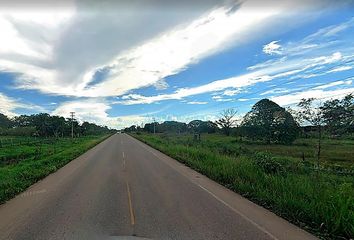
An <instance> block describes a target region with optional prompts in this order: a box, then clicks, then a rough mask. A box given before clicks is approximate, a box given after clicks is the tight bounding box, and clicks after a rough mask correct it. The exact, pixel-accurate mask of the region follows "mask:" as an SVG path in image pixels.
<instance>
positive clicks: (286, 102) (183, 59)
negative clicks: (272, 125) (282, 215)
mask: <svg viewBox="0 0 354 240" xmlns="http://www.w3.org/2000/svg"><path fill="white" fill-rule="evenodd" d="M36 3H37V4H34V5H35V6H32V7H31V6H28V5H25V4H24V2H21V1H16V2H14V3H13V5H11V4H8V5H6V6H5V5H4V6H3V9H2V10H0V27H1V28H2V31H3V33H2V38H1V39H0V80H1V85H0V106H1V108H0V113H3V114H5V115H8V116H16V115H21V114H27V115H30V114H36V113H41V112H44V113H49V114H51V115H59V116H63V117H66V118H67V117H69V114H70V112H75V113H76V116H77V119H78V120H79V121H88V122H93V123H96V124H98V125H105V126H108V127H110V128H115V129H122V128H124V127H129V126H131V125H139V126H140V125H141V124H142V123H144V124H145V123H148V122H152V120H153V119H156V120H157V121H158V122H163V121H179V122H189V121H191V120H194V119H198V120H203V121H205V120H212V121H213V120H215V119H217V117H218V116H219V113H220V112H221V111H222V110H223V109H227V108H236V109H237V110H238V111H239V114H240V115H243V114H245V113H247V112H248V111H249V110H250V108H251V106H252V105H253V104H255V103H256V102H257V101H259V100H261V99H264V98H268V99H270V100H272V101H274V102H275V103H277V104H279V105H280V106H282V107H288V106H293V105H294V104H296V103H298V102H299V101H300V100H301V99H302V98H310V97H315V98H318V99H319V100H321V101H325V100H328V99H331V98H341V97H344V96H345V95H347V94H350V93H353V92H354V86H353V79H354V70H353V66H354V64H353V62H354V46H353V44H352V39H353V38H354V28H353V27H354V14H353V6H354V5H353V2H352V1H339V2H337V3H335V4H333V3H332V2H331V1H309V2H307V3H305V2H297V3H294V2H292V1H285V2H281V3H277V2H275V1H266V2H265V3H261V2H259V1H224V2H223V3H218V1H212V0H210V1H196V2H195V3H194V4H193V5H192V6H190V5H189V3H188V2H187V1H182V2H181V3H172V2H164V4H161V2H160V1H149V2H148V1H147V2H144V3H142V2H139V1H133V2H132V3H129V2H128V1H121V2H119V3H113V1H105V2H104V3H100V4H98V3H94V2H89V3H88V2H83V1H67V2H63V3H61V4H58V5H54V6H50V5H49V4H48V3H44V2H40V1H38V2H36ZM46 4H47V5H46ZM103 10H106V11H103ZM108 10H109V11H108ZM161 19H163V21H161ZM147 23H148V26H147Z"/></svg>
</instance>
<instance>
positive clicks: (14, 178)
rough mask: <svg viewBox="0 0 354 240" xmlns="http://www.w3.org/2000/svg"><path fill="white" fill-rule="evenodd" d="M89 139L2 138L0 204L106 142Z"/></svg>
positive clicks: (97, 137) (101, 139)
mask: <svg viewBox="0 0 354 240" xmlns="http://www.w3.org/2000/svg"><path fill="white" fill-rule="evenodd" d="M108 136H109V135H105V136H89V137H82V138H77V139H74V140H72V139H70V138H62V139H57V140H55V139H27V138H26V139H25V138H21V137H16V138H13V140H12V141H11V140H8V139H9V138H6V141H5V138H4V137H2V140H3V143H4V142H6V143H9V142H10V143H11V144H7V145H6V146H5V144H4V145H3V147H1V148H0V203H3V202H5V201H6V200H8V199H10V198H12V197H14V196H16V195H17V194H18V193H20V192H22V191H24V190H25V189H26V188H28V187H29V186H31V185H32V184H33V183H35V182H37V181H38V180H40V179H42V178H44V177H45V176H47V175H48V174H50V173H52V172H55V171H56V170H58V169H59V168H61V167H62V166H64V165H65V164H67V163H68V162H70V161H71V160H73V159H75V158H76V157H78V156H80V155H81V154H83V153H84V152H86V151H87V150H88V149H90V148H92V147H93V146H95V145H96V144H98V143H100V142H101V141H103V140H104V139H106V138H107V137H108Z"/></svg>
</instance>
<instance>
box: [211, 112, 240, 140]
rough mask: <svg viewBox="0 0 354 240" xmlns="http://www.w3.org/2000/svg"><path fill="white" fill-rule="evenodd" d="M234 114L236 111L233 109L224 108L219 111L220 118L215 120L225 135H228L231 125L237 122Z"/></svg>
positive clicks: (233, 125)
mask: <svg viewBox="0 0 354 240" xmlns="http://www.w3.org/2000/svg"><path fill="white" fill-rule="evenodd" d="M236 114H237V111H236V110H235V109H233V108H229V109H226V110H224V111H222V112H221V114H220V119H219V120H217V121H216V122H215V123H216V124H217V125H218V126H219V127H220V128H221V130H222V131H223V132H224V134H225V135H226V136H230V133H231V129H232V127H235V126H236V124H237V119H236Z"/></svg>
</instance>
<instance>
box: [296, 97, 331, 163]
mask: <svg viewBox="0 0 354 240" xmlns="http://www.w3.org/2000/svg"><path fill="white" fill-rule="evenodd" d="M315 100H316V99H315V98H308V99H301V101H300V102H299V103H298V104H297V107H298V111H297V115H298V118H299V119H300V121H301V123H302V124H305V125H306V124H307V125H312V126H315V127H316V129H317V140H318V141H317V165H318V166H319V165H320V155H321V139H322V128H323V125H324V122H325V121H324V118H323V112H322V111H321V108H322V105H321V104H315Z"/></svg>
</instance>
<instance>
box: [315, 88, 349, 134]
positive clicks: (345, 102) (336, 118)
mask: <svg viewBox="0 0 354 240" xmlns="http://www.w3.org/2000/svg"><path fill="white" fill-rule="evenodd" d="M320 110H321V112H322V117H323V121H324V123H325V124H326V127H327V128H328V130H329V131H330V133H331V134H334V135H344V134H347V133H349V134H351V133H354V96H353V94H348V95H347V96H345V97H344V98H343V99H342V100H339V99H331V100H328V101H326V102H324V104H323V105H322V106H321V107H320Z"/></svg>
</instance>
